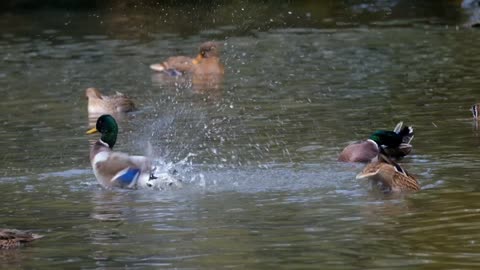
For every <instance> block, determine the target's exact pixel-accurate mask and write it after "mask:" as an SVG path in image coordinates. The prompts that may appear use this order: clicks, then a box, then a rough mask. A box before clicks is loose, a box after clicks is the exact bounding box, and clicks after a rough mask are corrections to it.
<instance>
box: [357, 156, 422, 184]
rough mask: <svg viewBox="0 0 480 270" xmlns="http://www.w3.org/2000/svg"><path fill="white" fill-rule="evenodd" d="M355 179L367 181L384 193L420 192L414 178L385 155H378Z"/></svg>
mask: <svg viewBox="0 0 480 270" xmlns="http://www.w3.org/2000/svg"><path fill="white" fill-rule="evenodd" d="M356 179H365V180H369V181H371V182H372V184H374V185H376V186H379V187H380V189H381V190H382V191H383V192H385V193H392V192H406V191H418V190H420V185H419V183H418V181H417V179H416V178H415V176H413V175H411V174H410V173H408V172H407V171H406V170H405V169H403V168H402V167H401V166H400V165H398V163H396V162H394V161H392V160H391V159H390V158H389V157H387V156H386V155H385V154H379V155H378V157H377V159H376V160H375V161H372V162H371V163H368V164H367V166H365V168H364V169H363V171H362V172H361V173H359V174H358V175H357V176H356Z"/></svg>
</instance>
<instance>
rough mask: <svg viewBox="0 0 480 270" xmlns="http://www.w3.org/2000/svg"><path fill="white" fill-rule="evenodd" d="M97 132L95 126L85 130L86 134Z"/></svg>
mask: <svg viewBox="0 0 480 270" xmlns="http://www.w3.org/2000/svg"><path fill="white" fill-rule="evenodd" d="M97 132H98V130H97V128H92V129H89V130H87V134H93V133H97Z"/></svg>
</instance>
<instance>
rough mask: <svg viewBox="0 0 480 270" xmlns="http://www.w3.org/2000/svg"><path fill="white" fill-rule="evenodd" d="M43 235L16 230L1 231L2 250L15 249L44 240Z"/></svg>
mask: <svg viewBox="0 0 480 270" xmlns="http://www.w3.org/2000/svg"><path fill="white" fill-rule="evenodd" d="M42 237H43V236H42V235H38V234H34V233H31V232H25V231H19V230H14V229H0V249H15V248H19V247H21V246H22V245H24V244H27V243H29V242H32V241H34V240H37V239H39V238H42Z"/></svg>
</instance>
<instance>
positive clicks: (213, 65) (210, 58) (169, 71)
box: [150, 41, 224, 77]
mask: <svg viewBox="0 0 480 270" xmlns="http://www.w3.org/2000/svg"><path fill="white" fill-rule="evenodd" d="M150 68H151V69H152V70H154V71H157V72H162V73H164V74H166V75H170V76H179V75H183V74H190V75H193V76H197V77H199V76H212V75H216V76H220V75H223V74H224V67H223V65H222V63H221V61H220V54H219V50H218V46H217V43H215V42H212V41H209V42H205V43H202V44H201V45H200V49H199V53H198V55H197V56H196V57H195V58H190V57H187V56H173V57H169V58H167V60H166V61H164V62H162V63H160V64H152V65H150Z"/></svg>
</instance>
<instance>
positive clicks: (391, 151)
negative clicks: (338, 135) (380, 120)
mask: <svg viewBox="0 0 480 270" xmlns="http://www.w3.org/2000/svg"><path fill="white" fill-rule="evenodd" d="M402 125H403V123H402V122H400V123H398V124H397V126H396V127H395V129H394V131H389V130H377V131H375V132H374V133H373V134H372V135H370V137H369V138H368V139H367V140H365V141H359V142H355V143H352V144H350V145H348V146H347V147H345V149H343V151H342V152H341V153H340V155H339V157H338V160H339V161H343V162H364V163H367V162H370V161H372V160H373V159H374V158H375V157H377V156H378V154H379V153H380V147H382V148H383V149H384V150H385V152H386V154H387V155H389V156H390V155H391V156H392V157H402V156H405V155H407V154H408V153H410V151H411V149H412V146H411V145H410V141H411V140H412V139H413V128H412V127H410V126H406V127H403V128H402V127H401V126H402ZM406 142H408V143H406Z"/></svg>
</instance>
